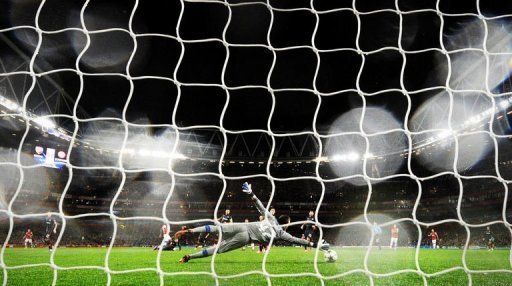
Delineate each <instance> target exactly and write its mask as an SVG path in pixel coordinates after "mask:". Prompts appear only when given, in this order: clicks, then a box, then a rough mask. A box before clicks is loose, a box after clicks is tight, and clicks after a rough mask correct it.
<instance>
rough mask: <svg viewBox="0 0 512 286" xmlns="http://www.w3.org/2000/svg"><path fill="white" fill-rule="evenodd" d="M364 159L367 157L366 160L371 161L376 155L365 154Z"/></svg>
mask: <svg viewBox="0 0 512 286" xmlns="http://www.w3.org/2000/svg"><path fill="white" fill-rule="evenodd" d="M364 157H365V158H366V159H371V158H373V157H375V155H373V154H372V153H365V154H364Z"/></svg>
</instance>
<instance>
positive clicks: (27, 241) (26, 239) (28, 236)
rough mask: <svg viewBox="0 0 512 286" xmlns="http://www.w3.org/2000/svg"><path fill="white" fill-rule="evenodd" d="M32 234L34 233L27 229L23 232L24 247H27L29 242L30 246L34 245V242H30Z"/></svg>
mask: <svg viewBox="0 0 512 286" xmlns="http://www.w3.org/2000/svg"><path fill="white" fill-rule="evenodd" d="M33 236H34V234H33V233H32V231H31V230H30V228H29V229H27V232H25V236H23V238H24V239H25V248H27V245H28V244H29V243H30V247H31V248H32V247H34V244H33V243H32V237H33Z"/></svg>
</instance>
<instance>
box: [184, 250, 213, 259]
mask: <svg viewBox="0 0 512 286" xmlns="http://www.w3.org/2000/svg"><path fill="white" fill-rule="evenodd" d="M214 251H215V247H208V248H205V249H203V250H201V251H199V252H196V253H193V254H191V255H190V256H189V259H196V258H201V257H207V256H210V255H213V252H214Z"/></svg>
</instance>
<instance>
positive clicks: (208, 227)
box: [174, 225, 220, 239]
mask: <svg viewBox="0 0 512 286" xmlns="http://www.w3.org/2000/svg"><path fill="white" fill-rule="evenodd" d="M219 230H220V229H219V227H218V226H215V225H204V226H200V227H196V228H192V229H183V230H180V231H177V232H176V233H175V234H174V237H175V238H176V239H179V238H180V237H182V236H183V235H184V234H186V233H211V232H215V233H218V232H219Z"/></svg>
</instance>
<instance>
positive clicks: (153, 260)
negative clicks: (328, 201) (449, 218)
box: [4, 247, 512, 286]
mask: <svg viewBox="0 0 512 286" xmlns="http://www.w3.org/2000/svg"><path fill="white" fill-rule="evenodd" d="M335 250H336V252H337V253H338V256H339V259H338V261H337V262H336V263H326V262H324V261H323V256H320V257H319V260H318V261H319V263H318V271H319V273H320V274H322V275H323V276H327V277H328V276H333V275H337V274H340V273H344V272H348V271H352V270H356V269H364V258H365V254H366V251H365V249H364V248H335ZM194 251H196V250H194V249H192V248H185V249H183V250H181V251H175V252H162V255H161V260H160V265H161V269H162V270H163V271H165V272H174V273H176V274H178V273H180V272H187V271H188V272H203V273H204V274H193V275H185V274H178V275H165V276H164V278H163V279H164V282H165V285H215V279H213V278H212V276H210V275H208V274H206V273H205V272H210V273H211V271H212V269H211V263H210V262H211V259H210V258H206V259H198V260H192V261H190V262H189V263H187V264H179V263H177V261H178V260H179V258H181V257H182V256H183V255H184V254H186V253H191V252H194ZM106 254H107V249H106V248H59V249H58V250H57V252H56V253H55V256H54V262H55V264H56V265H58V266H59V267H77V266H89V269H74V270H59V271H58V272H57V273H58V275H57V285H104V284H106V283H107V280H108V277H107V275H106V273H105V272H104V271H102V270H101V269H98V268H97V269H94V268H92V267H90V266H100V267H102V266H104V265H105V258H106ZM509 254H510V251H509V250H495V251H493V252H489V251H486V250H468V251H467V255H466V265H467V267H468V268H469V269H471V270H490V269H509V270H510V269H511V266H510V260H509ZM314 257H315V252H314V251H310V252H304V250H303V249H302V248H296V247H274V248H272V250H271V251H270V253H269V255H268V258H267V261H266V263H265V270H266V271H267V272H268V273H270V274H272V275H274V274H275V275H281V274H305V273H308V274H309V276H308V275H305V276H302V277H271V278H270V281H271V283H272V285H287V286H288V285H321V281H320V280H319V279H318V278H317V277H314V276H313V275H315V273H316V272H315V267H314V263H313V260H314ZM49 261H50V254H49V252H48V250H47V249H42V248H36V249H20V248H14V249H12V248H11V249H6V251H5V254H4V263H5V264H6V265H7V266H21V265H27V264H44V263H49ZM262 261H263V254H258V253H256V252H255V251H252V250H251V249H250V248H248V249H246V250H245V251H243V250H235V251H232V252H229V253H224V254H221V255H218V256H217V257H216V259H215V272H216V273H217V274H218V275H236V274H240V273H243V272H250V271H253V272H256V271H262ZM108 263H109V268H110V269H111V270H113V271H126V270H136V269H145V270H144V271H133V272H130V271H129V272H128V273H121V274H113V275H111V281H110V282H111V285H160V277H159V275H158V274H157V272H156V267H157V251H153V250H152V249H151V248H121V247H115V248H113V249H112V251H111V254H110V257H109V258H108ZM462 265H463V264H462V250H431V249H421V250H420V254H419V266H420V268H421V270H423V271H424V272H426V273H435V272H439V271H443V270H446V269H448V268H452V267H462ZM404 269H416V262H415V250H414V249H412V248H401V249H398V250H397V251H393V250H390V249H382V250H377V249H373V250H372V251H371V252H370V255H369V257H368V270H369V271H372V272H374V273H379V274H385V273H390V272H394V271H398V270H404ZM7 273H8V279H7V282H8V283H7V284H8V285H51V284H52V281H53V277H54V272H53V269H52V268H50V267H49V265H41V266H34V267H28V268H14V269H9V270H8V271H7ZM471 279H472V283H473V285H512V274H508V273H482V274H472V275H471ZM324 282H325V285H351V286H355V285H369V284H370V280H369V278H368V277H367V276H366V275H364V274H363V273H361V272H359V273H358V272H353V273H351V274H348V275H345V276H343V277H338V278H334V279H325V280H324ZM427 282H428V285H468V277H467V275H466V273H465V272H464V271H463V270H454V271H450V272H447V273H444V274H441V275H438V276H435V277H431V278H428V279H427ZM219 284H220V285H266V284H267V280H266V278H265V276H263V275H261V274H258V273H254V274H248V275H244V276H241V277H233V278H228V279H224V278H221V279H219ZM374 284H375V285H423V280H422V278H421V277H420V276H419V275H417V274H415V273H403V274H397V275H391V276H387V277H381V278H374Z"/></svg>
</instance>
